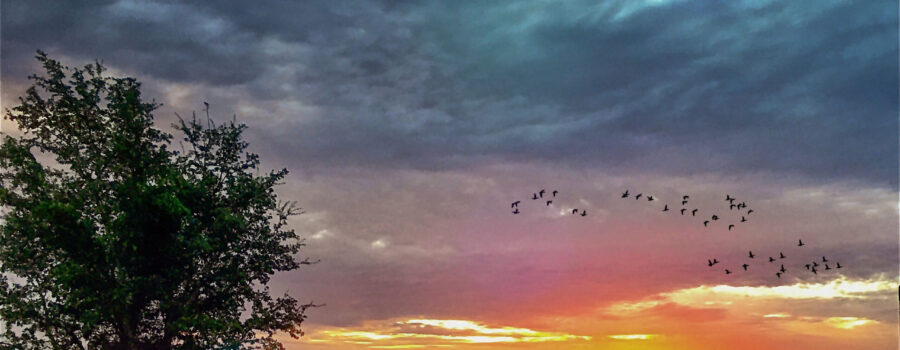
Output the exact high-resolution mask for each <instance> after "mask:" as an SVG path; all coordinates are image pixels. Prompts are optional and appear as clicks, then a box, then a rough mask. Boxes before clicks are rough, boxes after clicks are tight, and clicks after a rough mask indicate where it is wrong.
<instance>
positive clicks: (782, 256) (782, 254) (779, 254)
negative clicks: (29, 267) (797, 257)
mask: <svg viewBox="0 0 900 350" xmlns="http://www.w3.org/2000/svg"><path fill="white" fill-rule="evenodd" d="M778 258H779V259H784V258H786V256H784V253H782V252H778Z"/></svg>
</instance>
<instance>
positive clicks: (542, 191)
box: [538, 189, 547, 198]
mask: <svg viewBox="0 0 900 350" xmlns="http://www.w3.org/2000/svg"><path fill="white" fill-rule="evenodd" d="M544 192H547V191H546V190H543V189H541V190H540V191H539V192H538V194H539V195H541V198H544Z"/></svg>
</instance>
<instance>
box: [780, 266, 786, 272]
mask: <svg viewBox="0 0 900 350" xmlns="http://www.w3.org/2000/svg"><path fill="white" fill-rule="evenodd" d="M781 272H786V271H785V270H784V264H781Z"/></svg>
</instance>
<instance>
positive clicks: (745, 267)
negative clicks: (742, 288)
mask: <svg viewBox="0 0 900 350" xmlns="http://www.w3.org/2000/svg"><path fill="white" fill-rule="evenodd" d="M741 266H742V267H744V271H747V266H750V265H747V264H743V265H741Z"/></svg>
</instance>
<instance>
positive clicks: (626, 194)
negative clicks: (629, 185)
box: [622, 190, 628, 198]
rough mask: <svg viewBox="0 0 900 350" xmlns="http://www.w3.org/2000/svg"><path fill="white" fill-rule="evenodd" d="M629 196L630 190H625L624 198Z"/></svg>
mask: <svg viewBox="0 0 900 350" xmlns="http://www.w3.org/2000/svg"><path fill="white" fill-rule="evenodd" d="M627 197H628V190H625V192H624V193H622V198H627Z"/></svg>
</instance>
